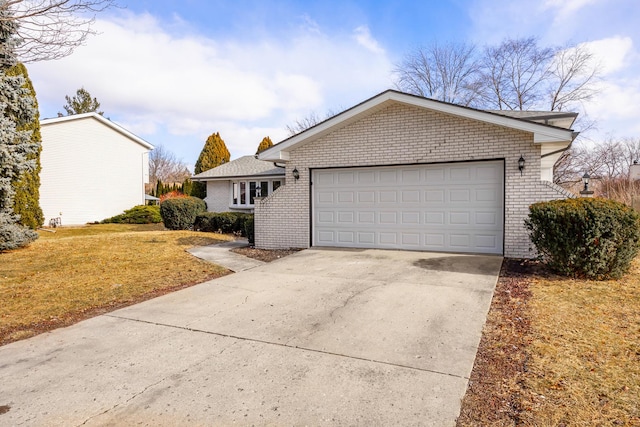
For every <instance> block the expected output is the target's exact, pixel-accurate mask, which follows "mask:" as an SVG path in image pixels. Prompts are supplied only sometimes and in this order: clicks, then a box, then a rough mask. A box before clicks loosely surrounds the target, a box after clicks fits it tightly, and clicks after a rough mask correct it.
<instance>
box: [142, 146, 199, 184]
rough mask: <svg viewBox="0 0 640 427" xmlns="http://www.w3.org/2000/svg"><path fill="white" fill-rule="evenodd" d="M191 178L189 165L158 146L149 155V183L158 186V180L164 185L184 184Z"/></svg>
mask: <svg viewBox="0 0 640 427" xmlns="http://www.w3.org/2000/svg"><path fill="white" fill-rule="evenodd" d="M190 176H191V172H190V171H189V169H188V168H187V165H186V164H185V163H184V162H183V161H182V160H180V159H178V158H177V157H176V156H175V154H173V153H172V152H170V151H169V150H167V149H166V148H164V147H163V146H162V145H157V146H156V147H155V148H154V149H153V151H151V153H150V154H149V183H150V184H151V185H153V186H155V185H156V183H157V182H158V180H160V181H162V182H164V183H177V182H183V181H184V180H185V178H188V177H190Z"/></svg>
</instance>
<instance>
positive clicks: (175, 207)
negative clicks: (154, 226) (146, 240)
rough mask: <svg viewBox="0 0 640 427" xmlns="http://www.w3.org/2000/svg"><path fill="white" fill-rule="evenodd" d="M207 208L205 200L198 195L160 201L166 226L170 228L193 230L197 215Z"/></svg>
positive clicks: (161, 212)
mask: <svg viewBox="0 0 640 427" xmlns="http://www.w3.org/2000/svg"><path fill="white" fill-rule="evenodd" d="M206 210H207V205H206V204H205V203H204V200H202V199H199V198H197V197H176V198H173V199H166V200H165V201H163V202H162V203H160V215H161V216H162V221H163V222H164V226H165V227H167V228H168V229H170V230H191V229H193V224H194V222H195V220H196V217H197V216H198V215H199V214H201V213H203V212H204V211H206Z"/></svg>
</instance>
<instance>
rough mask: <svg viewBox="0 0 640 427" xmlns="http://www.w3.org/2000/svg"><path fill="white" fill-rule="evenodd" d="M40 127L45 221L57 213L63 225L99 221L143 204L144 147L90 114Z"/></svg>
mask: <svg viewBox="0 0 640 427" xmlns="http://www.w3.org/2000/svg"><path fill="white" fill-rule="evenodd" d="M41 131H42V155H41V162H42V172H41V174H40V182H41V185H40V205H41V207H42V211H43V213H44V217H45V224H47V223H48V222H49V220H50V219H51V218H57V217H61V218H62V224H63V225H76V224H85V223H87V222H92V221H100V220H103V219H105V218H108V217H111V216H114V215H117V214H119V213H122V212H123V211H124V210H126V209H129V208H131V207H133V206H136V205H141V204H144V181H145V179H146V178H148V155H147V153H148V152H149V149H148V148H146V147H143V146H142V145H141V144H139V143H137V142H135V141H133V140H132V139H131V138H128V137H127V136H125V135H123V134H122V133H120V132H118V131H116V130H114V129H112V128H110V127H109V126H107V125H105V124H103V123H100V122H99V121H98V120H96V119H95V118H92V117H86V118H81V119H77V120H68V121H63V122H56V123H49V124H46V125H45V124H43V125H42V127H41ZM145 162H147V163H146V164H145Z"/></svg>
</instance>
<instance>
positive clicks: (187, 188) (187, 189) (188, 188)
mask: <svg viewBox="0 0 640 427" xmlns="http://www.w3.org/2000/svg"><path fill="white" fill-rule="evenodd" d="M181 190H182V194H186V195H187V196H189V195H191V192H192V191H193V181H191V180H190V179H189V178H185V180H184V181H183V182H182V188H181Z"/></svg>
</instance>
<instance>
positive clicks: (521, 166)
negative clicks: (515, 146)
mask: <svg viewBox="0 0 640 427" xmlns="http://www.w3.org/2000/svg"><path fill="white" fill-rule="evenodd" d="M523 169H524V157H522V156H520V158H519V159H518V170H519V171H520V176H522V170H523Z"/></svg>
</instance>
